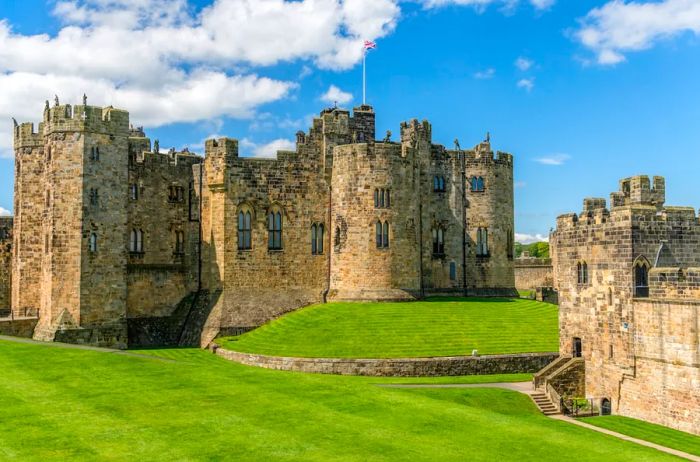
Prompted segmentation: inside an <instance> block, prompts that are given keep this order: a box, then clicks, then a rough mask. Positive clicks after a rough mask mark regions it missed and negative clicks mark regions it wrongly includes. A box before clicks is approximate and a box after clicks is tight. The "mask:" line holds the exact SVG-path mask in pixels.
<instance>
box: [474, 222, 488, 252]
mask: <svg viewBox="0 0 700 462" xmlns="http://www.w3.org/2000/svg"><path fill="white" fill-rule="evenodd" d="M488 254H489V232H488V229H487V228H479V229H477V230H476V255H477V256H479V257H486V256H488Z"/></svg>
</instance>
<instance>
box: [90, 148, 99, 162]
mask: <svg viewBox="0 0 700 462" xmlns="http://www.w3.org/2000/svg"><path fill="white" fill-rule="evenodd" d="M90 160H100V148H98V147H97V146H93V147H92V148H91V149H90Z"/></svg>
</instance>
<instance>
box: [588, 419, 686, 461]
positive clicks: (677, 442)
mask: <svg viewBox="0 0 700 462" xmlns="http://www.w3.org/2000/svg"><path fill="white" fill-rule="evenodd" d="M581 420H583V421H584V422H587V423H589V424H591V425H595V426H596V427H601V428H607V429H608V430H612V431H615V432H618V433H622V434H624V435H627V436H632V437H634V438H639V439H640V440H645V441H649V442H651V443H656V444H660V445H662V446H666V447H669V448H673V449H677V450H679V451H683V452H687V453H689V454H694V455H696V456H700V436H695V435H691V434H690V433H685V432H680V431H678V430H674V429H672V428H668V427H664V426H661V425H656V424H653V423H649V422H644V421H642V420H637V419H631V418H629V417H622V416H618V415H610V416H603V417H587V418H585V419H581Z"/></svg>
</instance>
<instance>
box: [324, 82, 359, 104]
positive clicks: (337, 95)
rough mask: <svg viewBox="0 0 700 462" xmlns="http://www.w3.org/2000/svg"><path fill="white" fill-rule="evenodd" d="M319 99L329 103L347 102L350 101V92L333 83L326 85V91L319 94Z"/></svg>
mask: <svg viewBox="0 0 700 462" xmlns="http://www.w3.org/2000/svg"><path fill="white" fill-rule="evenodd" d="M321 101H323V102H325V103H329V104H335V103H338V104H347V103H349V102H350V101H352V93H348V92H346V91H343V90H341V89H340V88H338V87H336V86H335V85H331V86H330V87H328V91H326V92H325V93H324V94H322V95H321Z"/></svg>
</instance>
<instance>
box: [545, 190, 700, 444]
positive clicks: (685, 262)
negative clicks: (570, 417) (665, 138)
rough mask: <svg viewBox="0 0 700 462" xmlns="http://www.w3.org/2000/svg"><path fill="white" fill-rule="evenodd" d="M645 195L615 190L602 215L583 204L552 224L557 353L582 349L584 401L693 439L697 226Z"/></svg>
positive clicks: (699, 426)
mask: <svg viewBox="0 0 700 462" xmlns="http://www.w3.org/2000/svg"><path fill="white" fill-rule="evenodd" d="M651 185H652V183H651V182H650V181H649V179H648V178H647V177H633V178H629V179H625V180H622V181H621V182H620V191H619V192H616V193H613V194H612V195H611V205H612V207H611V209H610V210H608V209H607V208H605V200H603V199H586V200H585V201H584V210H583V212H582V213H581V214H579V215H575V214H568V215H563V216H561V217H559V218H558V220H557V229H556V231H555V232H554V233H553V235H552V241H553V246H552V249H553V252H554V254H553V257H554V261H555V265H556V270H555V273H556V274H557V285H558V289H559V313H560V319H559V324H560V353H561V354H562V355H569V356H571V355H572V354H573V344H574V342H573V339H574V338H580V339H581V343H582V355H583V358H584V359H585V362H586V395H587V396H588V397H590V398H595V399H597V400H599V399H602V398H607V399H610V400H611V403H612V410H613V413H619V414H622V415H628V416H632V417H638V418H642V419H645V420H650V421H654V422H657V423H661V424H663V425H669V426H672V427H674V428H679V429H682V430H685V431H691V432H694V433H698V432H699V431H700V420H699V419H698V418H697V416H698V415H700V402H699V401H698V400H697V393H696V392H697V389H698V388H697V387H698V380H700V364H698V361H697V358H698V355H700V347H699V345H698V336H697V335H698V334H697V333H698V308H697V299H696V297H697V294H698V292H699V291H698V279H697V271H696V270H694V269H693V267H697V266H698V259H699V258H700V247H698V245H697V243H698V237H699V236H700V234H699V233H700V223H699V222H698V219H697V217H695V214H694V212H693V209H692V208H680V207H665V206H664V204H663V202H664V200H663V198H664V196H663V192H665V185H664V182H663V178H659V177H656V178H654V182H653V185H654V186H653V187H652V186H651ZM583 263H585V264H586V265H587V273H588V277H587V280H584V281H581V280H580V279H579V274H578V265H579V264H583ZM637 264H646V265H647V267H648V269H649V287H648V295H647V293H646V292H647V291H635V266H636V265H637ZM675 265H678V266H677V267H676V266H675ZM655 266H656V267H655ZM693 299H695V300H693ZM655 404H658V405H655Z"/></svg>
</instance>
